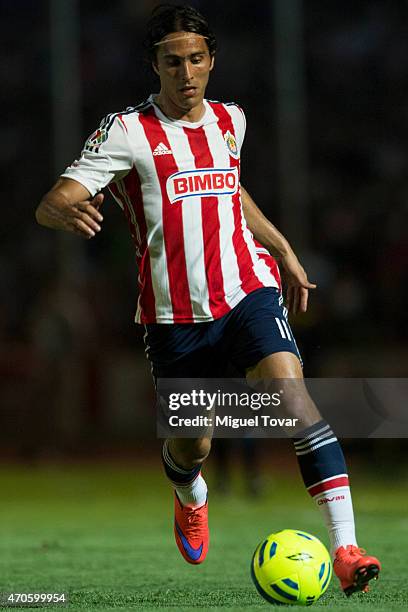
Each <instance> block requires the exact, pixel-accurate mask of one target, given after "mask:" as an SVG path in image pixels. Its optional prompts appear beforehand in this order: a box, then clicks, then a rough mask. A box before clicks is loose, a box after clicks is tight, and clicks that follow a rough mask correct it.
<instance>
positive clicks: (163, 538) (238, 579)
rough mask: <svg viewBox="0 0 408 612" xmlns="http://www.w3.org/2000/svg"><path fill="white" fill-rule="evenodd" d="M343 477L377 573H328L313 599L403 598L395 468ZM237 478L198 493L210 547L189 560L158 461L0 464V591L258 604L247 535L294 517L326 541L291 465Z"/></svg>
mask: <svg viewBox="0 0 408 612" xmlns="http://www.w3.org/2000/svg"><path fill="white" fill-rule="evenodd" d="M209 476H211V474H210V475H209ZM210 480H211V478H210ZM353 483H354V485H355V486H354V489H355V494H354V505H355V510H356V513H357V515H358V525H359V529H358V535H359V541H360V544H361V545H364V546H366V547H367V548H369V549H370V551H372V552H373V553H374V554H378V556H379V557H380V559H381V561H382V562H383V566H384V568H383V572H382V576H381V579H380V580H379V581H378V582H377V583H375V584H374V586H373V588H372V590H371V592H370V593H369V594H368V595H363V594H361V595H357V596H354V597H353V598H352V599H347V598H345V597H344V596H343V594H342V593H341V592H340V590H339V588H338V585H337V581H336V580H335V579H333V580H332V583H331V585H330V587H329V590H328V592H327V593H326V595H325V596H324V597H323V598H322V599H321V600H320V601H319V602H318V603H317V604H315V606H314V608H316V609H317V608H326V609H328V610H330V611H336V610H346V609H349V610H352V611H353V612H354V611H355V610H361V611H367V612H368V611H369V610H370V611H373V610H375V611H387V612H390V611H391V610H407V609H408V586H407V583H406V579H405V577H406V573H407V548H408V517H407V512H406V509H407V507H408V487H407V486H406V485H407V481H406V478H402V479H401V480H399V481H398V482H391V483H387V482H384V481H382V482H375V481H374V480H372V479H371V480H370V479H367V477H364V475H363V474H361V475H359V474H355V475H354V478H353ZM239 487H240V483H239V482H237V483H236V489H235V491H236V492H235V493H234V494H233V495H231V496H229V497H225V498H224V497H217V496H216V495H212V496H211V497H210V502H211V506H210V513H211V514H210V527H211V547H210V552H209V554H208V557H207V560H206V562H205V563H204V564H203V565H202V566H190V565H188V564H186V563H185V562H184V561H183V559H182V558H181V556H180V555H179V553H178V550H177V549H176V546H175V544H174V541H173V534H172V499H171V495H170V492H169V489H168V486H167V483H166V482H165V480H164V478H163V477H162V475H161V470H160V467H159V465H157V466H151V467H144V468H143V469H139V470H137V469H136V468H135V467H130V466H127V467H118V466H112V465H109V464H99V465H97V466H94V467H89V465H83V466H74V467H73V466H71V467H69V466H65V467H58V468H57V467H37V468H35V469H29V468H22V467H8V468H5V467H3V468H2V469H1V470H0V491H1V500H2V501H1V505H0V506H1V507H0V541H1V552H2V554H1V561H0V568H1V574H0V591H2V592H5V591H14V592H16V591H17V592H21V591H23V592H60V591H65V592H68V593H69V597H70V604H69V609H73V610H80V609H91V610H110V609H115V608H121V609H124V610H131V609H135V608H136V609H138V610H159V609H161V608H173V609H175V610H177V611H187V610H192V609H194V610H196V611H199V610H203V611H204V610H211V611H215V610H221V609H225V608H229V609H230V610H234V611H237V612H238V611H241V610H242V611H243V610H246V611H247V610H262V609H264V610H266V609H268V608H270V604H268V603H266V602H264V601H263V600H262V599H261V598H260V597H259V595H258V594H257V592H256V591H255V589H254V587H253V585H252V583H251V580H250V576H249V563H250V558H251V554H252V552H253V550H254V549H255V547H256V545H257V543H258V541H260V540H261V539H262V538H263V537H264V536H265V535H267V534H268V533H270V532H272V531H276V530H279V529H282V528H284V527H294V528H300V529H304V530H307V531H311V532H312V533H314V534H315V535H317V536H318V537H321V538H322V539H323V541H325V542H326V543H327V541H326V536H325V531H324V529H322V526H321V522H320V520H319V514H318V512H317V511H316V510H315V508H314V506H313V503H312V502H311V500H310V499H309V498H308V497H307V495H306V494H305V492H304V490H303V488H302V486H300V482H299V479H298V478H297V476H296V475H295V474H293V475H291V476H289V477H288V478H286V479H285V480H283V478H282V477H281V478H278V477H276V478H274V480H273V481H271V482H270V486H269V487H267V489H268V492H267V494H266V495H265V497H262V498H261V499H260V500H256V501H255V502H254V501H250V500H249V499H248V498H245V497H244V496H242V495H239ZM48 609H49V610H54V609H61V608H60V607H57V606H53V607H49V608H48Z"/></svg>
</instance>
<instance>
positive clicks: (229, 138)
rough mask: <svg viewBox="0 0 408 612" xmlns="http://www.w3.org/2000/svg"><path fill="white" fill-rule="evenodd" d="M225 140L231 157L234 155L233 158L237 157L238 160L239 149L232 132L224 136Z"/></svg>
mask: <svg viewBox="0 0 408 612" xmlns="http://www.w3.org/2000/svg"><path fill="white" fill-rule="evenodd" d="M224 140H225V144H226V145H227V147H228V151H229V152H230V155H232V157H235V159H238V147H237V141H236V140H235V136H234V134H231V132H230V131H229V130H228V132H226V133H225V134H224Z"/></svg>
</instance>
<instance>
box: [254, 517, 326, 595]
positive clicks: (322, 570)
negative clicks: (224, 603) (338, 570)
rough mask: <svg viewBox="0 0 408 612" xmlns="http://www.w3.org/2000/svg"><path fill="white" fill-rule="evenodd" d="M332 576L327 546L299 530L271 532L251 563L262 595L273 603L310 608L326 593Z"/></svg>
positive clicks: (256, 551)
mask: <svg viewBox="0 0 408 612" xmlns="http://www.w3.org/2000/svg"><path fill="white" fill-rule="evenodd" d="M331 575H332V563H331V560H330V555H329V553H328V551H327V549H326V547H325V546H324V545H323V544H322V543H321V542H320V540H318V538H316V537H315V536H313V535H310V533H306V532H305V531H298V530H296V529H284V530H283V531H278V532H277V533H271V535H269V536H268V537H267V538H265V540H263V541H262V542H261V543H260V544H259V546H257V548H256V550H255V552H254V556H253V557H252V562H251V576H252V580H253V582H254V584H255V586H256V588H257V591H258V593H259V594H260V595H262V597H264V599H266V601H269V602H270V603H273V604H276V603H281V604H298V605H302V606H310V605H312V604H313V603H315V602H316V601H317V600H318V599H319V597H321V596H322V595H323V593H324V592H325V591H326V589H327V587H328V586H329V583H330V578H331Z"/></svg>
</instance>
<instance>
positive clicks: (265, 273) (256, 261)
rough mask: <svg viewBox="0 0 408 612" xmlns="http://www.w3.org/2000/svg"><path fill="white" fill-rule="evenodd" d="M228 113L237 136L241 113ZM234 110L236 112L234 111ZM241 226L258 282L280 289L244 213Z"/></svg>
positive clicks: (227, 107)
mask: <svg viewBox="0 0 408 612" xmlns="http://www.w3.org/2000/svg"><path fill="white" fill-rule="evenodd" d="M225 109H226V111H227V112H228V114H229V116H230V117H231V121H232V124H233V126H234V131H235V134H238V133H239V131H240V130H239V125H238V124H237V120H236V116H235V112H238V113H240V114H241V111H240V110H239V109H238V108H237V107H236V106H235V107H233V106H225ZM232 109H234V110H232ZM241 219H242V221H241V226H242V234H243V237H244V240H245V242H246V244H247V246H248V251H249V254H250V255H251V259H252V263H253V269H254V273H255V275H256V276H257V278H258V280H259V281H260V282H261V283H262V284H263V285H265V286H267V287H271V286H272V287H278V283H277V282H276V278H275V277H274V275H273V274H272V272H271V270H270V268H269V267H268V266H267V265H266V263H265V261H264V260H263V259H262V258H261V257H258V254H257V252H256V246H255V243H254V241H253V239H252V233H251V232H250V230H249V228H248V226H247V223H246V219H245V216H244V211H242V214H241Z"/></svg>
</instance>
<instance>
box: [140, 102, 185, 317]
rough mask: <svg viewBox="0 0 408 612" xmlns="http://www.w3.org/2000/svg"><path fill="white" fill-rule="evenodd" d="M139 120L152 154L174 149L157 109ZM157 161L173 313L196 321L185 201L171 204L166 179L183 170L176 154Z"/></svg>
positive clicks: (156, 157)
mask: <svg viewBox="0 0 408 612" xmlns="http://www.w3.org/2000/svg"><path fill="white" fill-rule="evenodd" d="M139 121H140V123H141V125H142V127H143V129H144V132H145V134H146V138H147V140H148V142H149V145H150V148H151V151H152V154H153V151H154V150H155V148H156V147H157V146H158V145H159V144H160V143H162V144H164V145H165V146H166V147H167V148H168V149H169V150H171V147H170V143H169V141H168V138H167V134H166V132H165V131H164V129H163V128H162V126H161V125H160V121H159V120H158V119H157V117H156V115H155V114H154V110H153V109H149V110H148V111H147V112H146V113H140V115H139ZM153 160H154V164H155V167H156V172H157V178H158V180H159V183H160V189H161V193H162V218H163V240H164V248H165V251H166V263H167V272H168V276H169V286H170V297H171V303H172V307H173V313H176V316H175V318H174V322H175V323H182V322H184V321H186V320H187V321H191V320H193V310H192V307H191V299H190V289H189V285H188V277H187V264H186V256H185V252H184V235H183V216H182V208H181V207H182V202H177V203H175V204H171V203H170V200H169V198H168V196H167V190H166V178H167V177H168V176H170V175H171V174H174V173H176V172H178V170H179V169H178V167H177V164H176V162H175V161H174V157H173V155H154V156H153Z"/></svg>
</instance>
